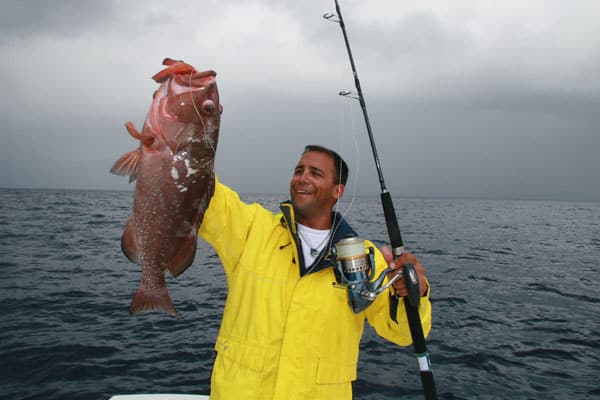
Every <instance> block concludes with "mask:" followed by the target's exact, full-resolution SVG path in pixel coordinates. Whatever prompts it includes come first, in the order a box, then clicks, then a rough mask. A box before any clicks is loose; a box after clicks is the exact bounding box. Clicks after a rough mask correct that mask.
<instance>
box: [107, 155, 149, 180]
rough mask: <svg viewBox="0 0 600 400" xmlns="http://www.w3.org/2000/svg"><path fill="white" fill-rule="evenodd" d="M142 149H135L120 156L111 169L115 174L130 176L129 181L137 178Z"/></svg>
mask: <svg viewBox="0 0 600 400" xmlns="http://www.w3.org/2000/svg"><path fill="white" fill-rule="evenodd" d="M140 158H141V157H140V149H139V148H138V149H135V150H132V151H130V152H129V153H127V154H124V155H123V156H121V158H119V159H118V160H117V161H116V162H115V163H114V164H113V166H112V168H111V169H110V172H111V173H113V174H115V175H121V176H126V175H127V176H129V182H130V183H131V182H133V181H135V179H136V178H137V168H138V165H139V163H140Z"/></svg>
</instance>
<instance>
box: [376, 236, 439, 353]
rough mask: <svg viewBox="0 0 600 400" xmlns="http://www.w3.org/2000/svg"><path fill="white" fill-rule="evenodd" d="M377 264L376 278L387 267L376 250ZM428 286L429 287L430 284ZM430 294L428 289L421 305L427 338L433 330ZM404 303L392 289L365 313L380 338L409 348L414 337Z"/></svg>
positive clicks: (378, 298)
mask: <svg viewBox="0 0 600 400" xmlns="http://www.w3.org/2000/svg"><path fill="white" fill-rule="evenodd" d="M371 245H372V244H371ZM375 264H376V271H377V274H376V276H377V275H378V274H379V273H381V271H383V270H384V269H385V268H386V267H387V264H386V262H385V260H384V258H383V255H382V254H381V252H380V251H379V250H375ZM386 281H387V279H386ZM427 285H428V286H429V282H428V283H427ZM429 292H430V290H429V289H428V290H427V293H426V294H425V296H423V297H421V301H420V303H419V316H420V318H421V325H422V327H423V333H424V335H425V336H427V335H429V332H430V330H431V302H430V300H429ZM396 300H397V301H396ZM403 302H404V299H403V298H399V299H396V298H394V296H393V292H392V290H391V289H390V292H389V293H382V294H380V295H379V296H377V298H376V299H375V301H374V302H373V304H371V306H369V308H367V310H366V311H365V313H366V316H367V320H368V321H369V324H371V325H372V326H373V328H374V329H375V331H376V332H377V333H378V334H379V335H380V336H382V337H384V338H386V339H388V340H390V341H391V342H394V343H396V344H398V345H400V346H408V345H410V344H411V343H412V337H411V334H410V328H409V326H408V319H407V316H406V310H405V309H404V304H403Z"/></svg>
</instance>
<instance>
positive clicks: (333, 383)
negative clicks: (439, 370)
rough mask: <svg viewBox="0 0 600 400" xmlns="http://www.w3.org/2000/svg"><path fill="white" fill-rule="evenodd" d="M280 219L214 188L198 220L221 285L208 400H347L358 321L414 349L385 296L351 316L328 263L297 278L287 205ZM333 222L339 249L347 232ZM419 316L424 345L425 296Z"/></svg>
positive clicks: (298, 256)
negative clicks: (220, 271)
mask: <svg viewBox="0 0 600 400" xmlns="http://www.w3.org/2000/svg"><path fill="white" fill-rule="evenodd" d="M281 209H282V213H281V214H274V213H272V212H271V211H268V210H266V209H265V208H263V207H262V206H261V205H259V204H246V203H244V202H242V201H241V200H240V198H239V196H238V195H237V194H236V193H235V192H234V191H232V190H231V189H229V188H228V187H226V186H224V185H222V184H220V183H218V182H217V183H216V187H215V193H214V195H213V197H212V199H211V201H210V204H209V207H208V209H207V210H206V213H205V215H204V219H203V222H202V225H201V227H200V230H199V233H200V236H201V237H202V238H204V239H205V240H206V241H207V242H208V243H210V244H211V245H212V246H213V247H214V249H215V250H216V252H217V254H218V255H219V257H220V259H221V262H222V264H223V268H224V269H225V273H226V276H227V284H228V294H227V300H226V303H225V310H224V313H223V321H222V323H221V328H220V331H219V335H218V337H217V342H216V345H215V350H216V351H217V357H216V359H215V363H214V366H213V372H212V377H211V394H210V398H211V399H214V400H230V399H244V400H251V399H269V400H271V399H273V400H274V399H277V400H279V399H280V400H295V399H324V400H341V399H351V398H352V385H351V382H352V381H353V380H355V379H356V368H357V361H358V352H359V343H360V339H361V336H362V333H363V326H364V321H365V318H366V319H367V320H368V321H369V323H370V324H371V325H372V326H373V327H374V328H375V330H376V331H377V333H378V334H379V335H381V336H383V337H384V338H387V339H388V340H390V341H392V342H394V343H397V344H399V345H401V346H407V345H410V344H411V342H412V340H411V335H410V331H409V328H408V322H407V320H406V314H405V311H404V306H403V305H402V304H400V306H397V307H394V306H392V307H390V301H391V298H392V297H391V296H389V295H388V294H382V295H380V296H378V297H377V299H376V300H375V301H374V302H373V304H371V305H370V306H369V307H368V308H367V309H366V310H365V311H363V312H361V313H359V314H354V313H353V312H352V310H351V308H350V306H349V304H348V295H347V291H346V290H342V289H340V288H339V287H336V278H335V275H334V271H333V268H332V266H331V261H327V260H328V257H325V259H326V261H324V262H321V263H320V264H318V265H313V266H312V267H311V269H310V271H309V272H308V273H304V274H303V275H302V274H301V271H303V269H302V267H303V263H304V261H303V256H302V251H298V249H299V248H300V247H299V245H298V243H299V242H298V238H297V236H296V224H295V222H294V212H293V208H292V206H291V204H290V203H289V202H288V203H282V205H281ZM340 219H341V217H340ZM338 222H339V229H337V231H340V232H341V233H338V234H336V236H337V240H339V238H341V236H340V235H341V234H342V233H344V232H345V233H348V231H352V228H350V226H349V225H348V224H347V223H346V222H345V221H343V219H341V221H338ZM334 240H336V238H335V237H334ZM368 245H369V246H373V245H372V244H371V243H368ZM326 251H327V250H326ZM375 258H376V265H377V266H376V269H377V270H378V271H381V270H382V269H384V268H385V267H386V263H385V261H384V259H383V256H382V255H381V253H380V252H379V251H376V255H375ZM377 275H378V274H377ZM377 275H376V276H377ZM400 302H402V300H400ZM419 311H420V316H421V319H422V325H423V331H424V333H425V334H426V335H427V334H428V333H429V330H430V328H431V304H430V302H429V297H428V295H427V296H426V297H423V298H422V299H421V303H420V310H419ZM392 313H395V314H396V315H394V317H395V319H396V320H397V321H398V322H397V323H396V322H394V321H393V320H392V318H391V317H390V315H391V314H392Z"/></svg>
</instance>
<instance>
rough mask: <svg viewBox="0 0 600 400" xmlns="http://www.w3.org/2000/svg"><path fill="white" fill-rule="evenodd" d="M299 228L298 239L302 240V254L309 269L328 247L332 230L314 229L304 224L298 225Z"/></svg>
mask: <svg viewBox="0 0 600 400" xmlns="http://www.w3.org/2000/svg"><path fill="white" fill-rule="evenodd" d="M297 226H298V237H299V238H300V243H301V244H302V253H303V254H304V265H305V267H306V268H308V267H309V266H311V265H312V263H313V262H314V261H315V259H316V258H317V256H318V255H319V253H320V252H321V250H323V248H324V247H325V246H326V245H327V241H328V240H329V236H330V233H331V229H325V230H320V229H313V228H309V227H308V226H304V225H302V224H297Z"/></svg>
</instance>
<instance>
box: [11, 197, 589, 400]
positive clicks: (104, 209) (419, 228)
mask: <svg viewBox="0 0 600 400" xmlns="http://www.w3.org/2000/svg"><path fill="white" fill-rule="evenodd" d="M243 197H244V198H245V199H246V200H248V201H259V202H261V203H263V204H265V206H266V207H267V208H270V209H275V208H276V206H277V203H278V201H279V200H281V199H280V198H277V197H275V196H257V195H253V196H243ZM132 199H133V194H132V193H131V192H109V191H61V190H9V189H2V190H0V314H1V318H0V399H62V400H70V399H98V400H104V399H108V398H109V397H110V396H111V395H114V394H125V393H141V392H174V393H208V392H209V382H210V371H211V365H212V361H213V357H214V353H213V350H212V347H213V343H214V340H215V338H216V334H217V330H218V327H219V323H220V319H221V311H222V305H223V302H224V298H225V293H226V285H225V279H224V274H223V272H222V270H221V268H220V264H219V260H218V259H217V258H216V256H215V254H214V252H213V251H212V250H211V249H210V248H209V247H208V246H207V245H206V244H205V243H203V242H200V243H199V246H198V252H197V255H196V259H195V261H194V265H193V266H192V267H191V268H190V269H188V270H187V271H186V272H185V273H184V274H183V275H181V276H180V277H178V278H177V279H171V278H169V279H168V283H167V284H168V286H169V290H170V292H171V296H172V298H173V300H174V303H175V306H176V307H177V309H178V311H179V313H180V314H181V315H180V317H179V318H174V317H172V316H169V315H167V314H161V313H147V314H142V315H138V316H136V317H131V316H129V313H128V308H129V303H130V301H131V296H132V294H133V292H134V291H135V289H136V287H137V285H138V282H139V277H140V271H139V267H137V266H135V265H134V264H131V263H130V262H129V261H128V260H127V259H126V258H125V256H124V255H123V254H122V253H121V250H120V237H121V233H122V230H123V226H124V223H125V220H126V218H127V216H128V214H129V212H130V211H131V208H132ZM395 205H396V209H397V213H398V216H399V221H400V226H401V228H402V231H403V236H404V240H405V244H406V246H407V247H408V248H409V249H410V250H411V251H413V252H414V253H416V254H417V255H418V256H420V257H421V259H422V261H423V262H424V265H425V267H426V269H427V274H428V278H429V280H430V282H431V286H432V292H431V299H432V304H433V313H434V314H433V318H434V322H433V330H432V333H431V335H430V337H429V339H428V349H429V352H430V355H431V362H432V367H433V372H434V377H435V381H436V386H437V389H438V397H439V398H440V399H511V400H514V399H594V398H599V399H600V203H583V202H551V201H505V200H503V201H501V200H498V201H494V200H436V199H395ZM340 209H341V210H343V211H345V212H347V216H348V218H349V220H350V221H351V222H352V223H354V225H355V226H357V227H358V228H359V231H360V233H361V235H362V236H364V237H368V238H371V239H373V240H374V241H375V242H376V243H378V244H384V243H385V242H386V232H385V228H384V226H383V216H382V212H381V207H380V205H379V200H378V199H377V198H357V199H354V200H353V201H352V203H350V202H348V203H344V204H342V206H341V207H340ZM358 374H359V378H358V380H357V381H356V383H355V384H354V392H355V398H356V399H398V398H402V399H422V398H423V395H422V391H421V386H420V385H421V384H420V380H419V375H418V372H417V368H416V362H415V359H414V356H413V351H412V348H410V347H408V348H401V347H398V346H395V345H393V344H391V343H389V342H386V341H385V340H384V339H381V338H379V337H378V336H377V335H376V334H375V333H374V332H373V330H372V329H370V328H367V330H366V331H365V335H364V337H363V341H362V344H361V357H360V362H359V372H358Z"/></svg>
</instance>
